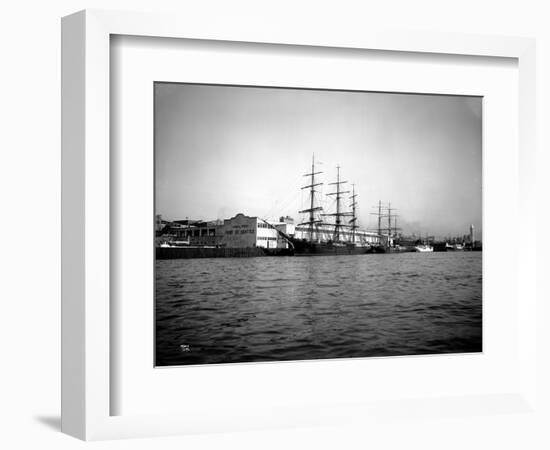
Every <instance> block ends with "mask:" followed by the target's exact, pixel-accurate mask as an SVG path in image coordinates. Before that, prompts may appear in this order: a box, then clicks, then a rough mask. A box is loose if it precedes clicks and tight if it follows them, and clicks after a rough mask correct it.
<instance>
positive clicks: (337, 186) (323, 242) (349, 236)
mask: <svg viewBox="0 0 550 450" xmlns="http://www.w3.org/2000/svg"><path fill="white" fill-rule="evenodd" d="M322 173H323V172H321V171H316V168H315V156H313V157H312V161H311V172H310V173H306V174H305V175H304V176H305V177H308V179H309V184H308V185H306V186H303V187H302V189H305V190H307V191H308V205H307V206H308V207H307V208H306V209H303V210H301V211H300V214H303V215H305V219H304V220H303V221H302V222H301V223H300V224H298V226H297V229H296V231H297V232H296V234H295V236H294V237H292V238H291V239H292V244H293V246H294V252H295V254H297V255H335V254H362V253H367V252H368V251H369V250H370V245H369V244H368V243H367V242H366V241H365V240H364V239H361V237H360V236H359V233H358V232H357V229H358V225H357V216H356V212H357V201H356V200H357V194H356V193H355V185H353V186H352V191H351V192H350V191H349V190H344V189H345V188H343V186H344V185H345V184H346V183H347V181H343V180H341V179H340V166H338V167H337V168H336V181H335V182H332V183H328V185H329V186H333V187H334V192H330V193H328V194H327V196H329V197H332V198H333V199H334V201H335V209H334V211H333V212H325V211H324V208H323V206H321V202H320V201H319V195H320V191H319V189H318V188H319V186H322V185H323V184H324V183H322V182H320V181H319V180H318V175H320V174H322ZM348 194H351V195H349V197H346V196H347V195H348ZM346 198H349V200H350V202H351V203H350V204H349V208H350V209H349V210H346V208H345V206H344V200H345V199H346Z"/></svg>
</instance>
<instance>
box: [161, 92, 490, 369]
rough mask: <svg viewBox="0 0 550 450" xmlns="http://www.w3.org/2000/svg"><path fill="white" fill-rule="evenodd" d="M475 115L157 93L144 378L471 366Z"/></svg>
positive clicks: (413, 102)
mask: <svg viewBox="0 0 550 450" xmlns="http://www.w3.org/2000/svg"><path fill="white" fill-rule="evenodd" d="M482 103H483V99H482V97H476V96H458V95H434V94H417V93H394V92H368V91H346V90H321V89H302V88H286V87H257V86H233V85H209V84H186V83H168V82H156V83H155V84H154V166H155V169H154V175H155V216H154V217H152V218H151V219H152V220H153V221H154V228H155V234H154V246H155V291H154V292H155V298H154V307H155V324H154V329H155V343H154V348H155V365H156V366H157V367H158V366H186V365H204V364H222V363H251V362H255V363H260V362H275V361H303V360H326V359H338V358H368V357H390V356H413V355H438V354H451V353H454V354H460V353H475V352H482V350H483V340H482V331H483V327H482V309H483V308H482V307H483V298H482V255H483V252H482V248H483V239H482V233H483V223H482V106H483V105H482Z"/></svg>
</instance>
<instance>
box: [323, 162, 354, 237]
mask: <svg viewBox="0 0 550 450" xmlns="http://www.w3.org/2000/svg"><path fill="white" fill-rule="evenodd" d="M344 183H347V181H340V166H336V181H335V182H334V183H329V185H333V186H336V192H331V193H329V194H327V195H335V196H336V197H335V199H336V212H335V213H332V214H322V215H323V216H334V218H335V221H334V235H333V241H334V242H340V233H341V229H342V227H343V226H344V225H342V219H341V217H342V216H349V215H350V213H347V212H342V208H341V205H340V203H341V201H342V195H343V194H349V191H342V190H341V189H340V185H341V184H344Z"/></svg>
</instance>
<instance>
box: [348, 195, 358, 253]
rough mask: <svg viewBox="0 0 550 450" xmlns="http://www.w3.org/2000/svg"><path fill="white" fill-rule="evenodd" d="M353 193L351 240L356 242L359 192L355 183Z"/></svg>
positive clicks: (351, 197)
mask: <svg viewBox="0 0 550 450" xmlns="http://www.w3.org/2000/svg"><path fill="white" fill-rule="evenodd" d="M352 192H353V193H352V195H351V196H350V199H351V205H350V207H351V219H350V221H349V223H350V224H351V242H352V243H353V244H355V230H356V229H357V227H358V226H357V215H356V211H357V210H356V208H357V201H356V200H355V199H356V198H357V194H356V193H355V184H352Z"/></svg>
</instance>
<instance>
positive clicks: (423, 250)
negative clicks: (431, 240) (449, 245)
mask: <svg viewBox="0 0 550 450" xmlns="http://www.w3.org/2000/svg"><path fill="white" fill-rule="evenodd" d="M414 251H415V252H420V253H427V252H433V251H434V248H433V247H432V246H431V245H428V244H421V245H417V246H415V247H414Z"/></svg>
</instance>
